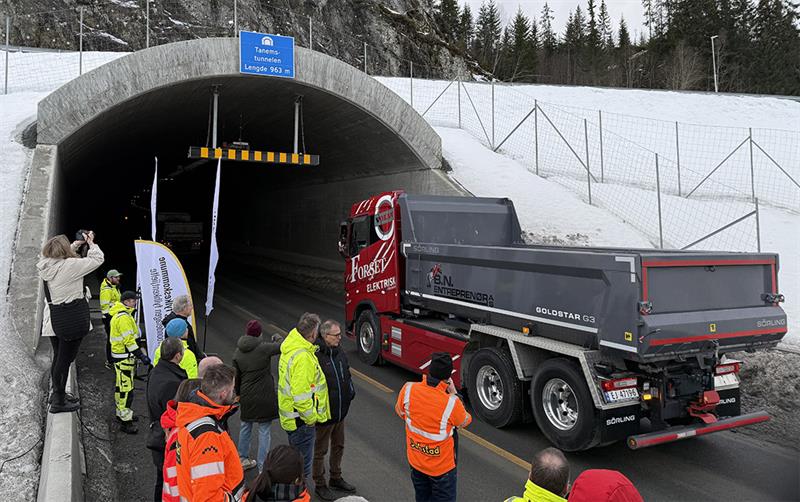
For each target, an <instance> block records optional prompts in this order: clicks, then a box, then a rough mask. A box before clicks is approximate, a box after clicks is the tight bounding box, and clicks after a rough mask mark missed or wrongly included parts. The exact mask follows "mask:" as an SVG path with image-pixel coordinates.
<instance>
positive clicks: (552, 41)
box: [539, 2, 558, 56]
mask: <svg viewBox="0 0 800 502" xmlns="http://www.w3.org/2000/svg"><path fill="white" fill-rule="evenodd" d="M553 19H555V17H554V16H553V11H552V10H550V7H549V6H548V5H547V2H545V3H544V7H542V16H541V17H540V18H539V28H540V29H539V40H540V41H541V44H542V49H544V51H545V53H546V55H548V56H549V55H550V54H552V53H553V52H555V50H556V47H557V46H558V40H557V39H556V33H555V32H554V31H553Z"/></svg>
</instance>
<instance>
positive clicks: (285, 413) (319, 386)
mask: <svg viewBox="0 0 800 502" xmlns="http://www.w3.org/2000/svg"><path fill="white" fill-rule="evenodd" d="M319 325H320V319H319V316H318V315H316V314H310V313H308V312H306V313H305V314H303V315H302V316H300V320H299V321H298V322H297V327H296V328H294V329H293V330H292V331H290V332H289V334H288V335H287V336H286V339H285V340H284V341H283V343H281V358H280V361H279V362H278V415H279V417H280V420H281V427H283V430H285V431H286V434H287V435H288V436H289V444H291V445H292V446H294V447H296V448H297V449H298V450H300V453H302V454H303V461H304V464H303V467H304V470H303V472H304V475H305V477H308V476H309V475H310V474H311V463H312V461H313V460H314V441H315V436H316V435H315V429H314V426H315V425H316V424H317V423H320V422H326V421H328V420H329V419H330V418H331V410H330V408H329V406H328V386H327V384H326V382H325V374H324V373H323V372H322V368H320V366H319V360H318V359H317V356H316V351H317V349H318V348H319V347H317V345H315V344H314V341H315V340H316V339H317V335H318V331H319Z"/></svg>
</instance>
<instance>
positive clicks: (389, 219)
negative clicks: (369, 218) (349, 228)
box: [375, 194, 394, 241]
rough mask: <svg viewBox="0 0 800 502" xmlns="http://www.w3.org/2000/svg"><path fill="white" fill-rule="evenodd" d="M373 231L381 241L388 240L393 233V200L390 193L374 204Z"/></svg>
mask: <svg viewBox="0 0 800 502" xmlns="http://www.w3.org/2000/svg"><path fill="white" fill-rule="evenodd" d="M375 233H376V234H378V237H379V238H380V240H382V241H388V240H389V239H391V238H392V236H393V235H394V202H392V196H391V195H390V194H387V195H384V196H383V197H381V198H380V199H378V203H377V204H375Z"/></svg>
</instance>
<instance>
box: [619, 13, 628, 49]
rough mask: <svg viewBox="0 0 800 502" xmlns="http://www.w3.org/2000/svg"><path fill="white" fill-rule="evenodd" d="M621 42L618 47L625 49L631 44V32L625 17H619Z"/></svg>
mask: <svg viewBox="0 0 800 502" xmlns="http://www.w3.org/2000/svg"><path fill="white" fill-rule="evenodd" d="M617 38H618V39H619V43H618V45H617V47H619V48H620V49H625V48H628V47H630V46H631V34H630V33H629V32H628V25H627V23H625V17H624V16H620V17H619V35H618V36H617Z"/></svg>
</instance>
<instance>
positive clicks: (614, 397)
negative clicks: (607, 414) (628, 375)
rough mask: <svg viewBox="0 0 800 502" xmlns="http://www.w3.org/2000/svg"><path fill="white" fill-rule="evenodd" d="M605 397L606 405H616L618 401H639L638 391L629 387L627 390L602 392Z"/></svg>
mask: <svg viewBox="0 0 800 502" xmlns="http://www.w3.org/2000/svg"><path fill="white" fill-rule="evenodd" d="M603 394H605V397H606V402H607V403H616V402H618V401H628V400H630V399H639V389H637V388H636V387H631V388H629V389H617V390H609V391H606V392H603Z"/></svg>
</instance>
